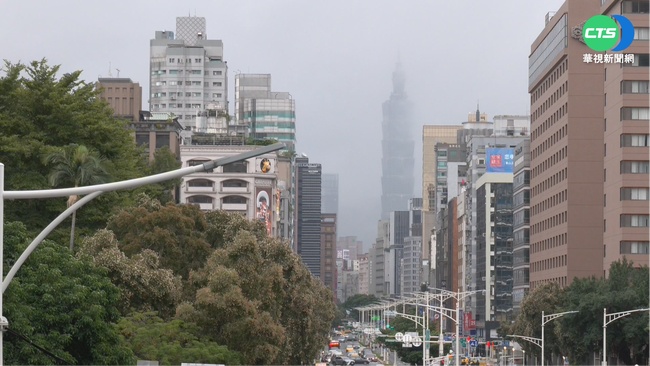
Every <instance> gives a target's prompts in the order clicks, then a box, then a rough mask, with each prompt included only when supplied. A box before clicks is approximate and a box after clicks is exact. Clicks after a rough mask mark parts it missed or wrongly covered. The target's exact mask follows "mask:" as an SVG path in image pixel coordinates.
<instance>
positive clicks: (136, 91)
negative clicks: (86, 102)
mask: <svg viewBox="0 0 650 366" xmlns="http://www.w3.org/2000/svg"><path fill="white" fill-rule="evenodd" d="M97 88H98V89H100V94H99V98H100V99H101V100H103V101H106V102H107V103H108V104H109V105H110V106H111V108H113V116H114V117H116V118H120V119H126V120H129V121H132V122H137V121H138V120H139V118H140V110H141V109H142V87H141V86H140V84H139V83H135V82H133V80H131V79H129V78H113V77H108V78H99V80H98V82H97Z"/></svg>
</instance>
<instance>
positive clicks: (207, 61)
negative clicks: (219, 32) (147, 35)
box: [148, 16, 228, 131]
mask: <svg viewBox="0 0 650 366" xmlns="http://www.w3.org/2000/svg"><path fill="white" fill-rule="evenodd" d="M150 71H151V72H150V74H151V76H150V79H149V90H150V95H149V98H148V103H149V109H150V110H151V111H152V112H171V113H174V114H175V115H176V116H178V121H179V122H180V123H181V124H182V125H183V126H184V128H185V129H186V130H189V131H195V130H196V120H197V115H198V114H199V112H201V111H203V110H204V109H206V108H207V107H208V105H213V106H215V108H216V109H218V110H227V108H228V104H227V103H228V78H227V72H228V65H227V64H226V62H225V61H224V60H223V42H222V41H221V40H216V39H208V35H207V33H206V21H205V18H203V17H196V16H189V17H178V18H176V33H174V32H172V31H168V30H162V31H156V34H155V38H154V39H152V40H151V42H150Z"/></svg>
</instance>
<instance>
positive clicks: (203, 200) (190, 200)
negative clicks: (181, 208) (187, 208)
mask: <svg viewBox="0 0 650 366" xmlns="http://www.w3.org/2000/svg"><path fill="white" fill-rule="evenodd" d="M187 203H212V197H208V196H190V197H187Z"/></svg>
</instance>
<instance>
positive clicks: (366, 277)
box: [359, 254, 371, 295]
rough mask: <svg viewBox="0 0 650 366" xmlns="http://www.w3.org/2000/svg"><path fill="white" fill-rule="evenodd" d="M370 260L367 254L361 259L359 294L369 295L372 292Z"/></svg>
mask: <svg viewBox="0 0 650 366" xmlns="http://www.w3.org/2000/svg"><path fill="white" fill-rule="evenodd" d="M370 269H371V267H370V260H369V258H368V255H367V254H364V255H363V256H362V257H360V258H359V294H362V295H369V290H370Z"/></svg>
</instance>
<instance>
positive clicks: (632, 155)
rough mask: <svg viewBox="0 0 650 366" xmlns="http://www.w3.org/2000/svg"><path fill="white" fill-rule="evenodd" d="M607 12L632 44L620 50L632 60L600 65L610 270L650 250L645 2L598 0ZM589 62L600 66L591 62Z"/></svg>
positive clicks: (640, 260)
mask: <svg viewBox="0 0 650 366" xmlns="http://www.w3.org/2000/svg"><path fill="white" fill-rule="evenodd" d="M601 3H602V7H601V12H602V14H605V15H610V16H611V15H613V14H623V16H625V17H626V18H628V19H629V20H630V21H631V22H632V24H634V28H635V29H634V40H633V42H632V45H631V46H630V47H629V48H627V49H626V50H625V51H623V52H624V53H626V54H633V55H634V62H633V63H628V64H623V67H621V65H617V64H604V68H605V75H606V76H605V85H604V93H605V106H604V116H603V117H604V127H603V129H604V150H605V151H604V155H605V158H604V163H605V165H604V175H605V181H604V187H603V188H604V192H603V194H604V196H603V204H604V209H603V220H604V226H605V229H604V230H605V232H604V234H603V236H604V237H603V243H604V246H605V248H604V252H605V258H604V261H603V271H604V273H605V275H608V273H609V268H610V266H611V264H612V262H615V261H617V260H619V259H622V258H623V257H626V258H627V259H628V260H631V261H633V262H634V263H635V265H637V266H641V265H644V264H648V255H649V254H650V243H649V242H648V238H649V237H650V232H649V231H648V230H649V228H648V226H649V221H650V220H649V216H648V215H649V211H648V207H649V203H648V199H649V198H650V194H649V192H648V187H649V185H648V183H649V182H648V174H649V173H650V169H649V163H648V157H649V155H650V151H649V150H648V149H649V148H648V146H649V145H650V144H649V138H648V129H649V127H648V125H649V124H648V122H649V119H650V111H649V109H648V99H649V98H648V80H649V72H648V65H649V63H650V62H649V60H648V54H649V53H650V50H649V45H650V42H649V41H648V39H649V38H650V37H649V34H648V33H649V31H648V29H649V19H648V12H650V10H649V8H650V6H649V4H648V1H619V0H617V1H612V0H609V1H601ZM589 66H591V67H592V68H593V67H598V65H595V64H590V65H589Z"/></svg>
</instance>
